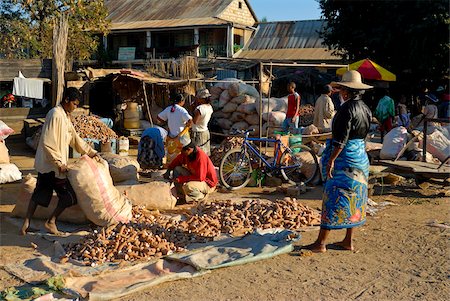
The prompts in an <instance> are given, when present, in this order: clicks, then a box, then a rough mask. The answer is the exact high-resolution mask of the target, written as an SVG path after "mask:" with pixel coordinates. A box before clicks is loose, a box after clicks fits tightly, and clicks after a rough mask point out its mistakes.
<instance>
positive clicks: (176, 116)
mask: <svg viewBox="0 0 450 301" xmlns="http://www.w3.org/2000/svg"><path fill="white" fill-rule="evenodd" d="M184 103H185V99H184V97H183V95H181V94H176V95H175V97H174V100H173V101H172V105H170V106H168V107H167V108H165V109H164V110H163V111H162V112H161V113H159V114H158V120H159V121H160V122H167V125H168V127H169V135H168V136H167V139H166V148H167V164H170V162H171V161H172V160H173V159H175V158H176V156H178V154H179V153H180V152H181V149H182V148H183V146H182V143H181V142H180V139H181V140H183V139H187V138H189V131H188V130H189V127H190V126H191V125H192V116H191V115H189V113H188V111H187V110H186V109H185V108H183V106H184ZM189 139H190V138H189Z"/></svg>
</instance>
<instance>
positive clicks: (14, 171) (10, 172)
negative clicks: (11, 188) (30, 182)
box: [0, 163, 22, 184]
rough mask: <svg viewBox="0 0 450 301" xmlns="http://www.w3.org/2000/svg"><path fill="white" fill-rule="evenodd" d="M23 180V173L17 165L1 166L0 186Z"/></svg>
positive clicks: (7, 164)
mask: <svg viewBox="0 0 450 301" xmlns="http://www.w3.org/2000/svg"><path fill="white" fill-rule="evenodd" d="M20 180H22V173H21V172H20V170H19V168H17V166H16V165H15V164H12V163H6V164H0V184H5V183H12V182H15V181H20Z"/></svg>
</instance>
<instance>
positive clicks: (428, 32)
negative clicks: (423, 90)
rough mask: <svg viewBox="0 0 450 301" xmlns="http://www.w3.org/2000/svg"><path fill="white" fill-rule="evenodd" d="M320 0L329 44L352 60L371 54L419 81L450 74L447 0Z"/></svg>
mask: <svg viewBox="0 0 450 301" xmlns="http://www.w3.org/2000/svg"><path fill="white" fill-rule="evenodd" d="M318 1H319V3H320V7H321V9H322V15H323V16H324V18H325V19H326V20H327V21H328V25H327V27H326V28H325V31H324V32H323V33H322V37H323V38H324V42H325V44H326V45H328V46H329V47H330V48H331V49H334V50H335V53H336V54H339V55H342V56H343V57H344V58H347V59H348V60H349V61H350V62H353V61H356V60H360V59H364V58H370V59H372V60H374V61H375V62H377V63H379V64H380V65H382V66H383V67H386V68H387V69H389V70H391V71H392V72H394V73H396V74H397V75H400V76H401V74H404V75H405V76H408V77H409V78H413V79H417V80H418V79H419V78H431V79H433V78H435V79H436V78H441V77H442V76H444V75H447V74H448V67H449V61H448V59H449V10H448V7H449V1H448V0H404V1H380V0H365V1H354V0H318Z"/></svg>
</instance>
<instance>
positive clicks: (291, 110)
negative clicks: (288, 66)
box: [283, 82, 300, 134]
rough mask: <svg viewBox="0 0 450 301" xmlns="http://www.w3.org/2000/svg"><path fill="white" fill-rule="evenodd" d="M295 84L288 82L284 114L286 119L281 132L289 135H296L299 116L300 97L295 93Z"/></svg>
mask: <svg viewBox="0 0 450 301" xmlns="http://www.w3.org/2000/svg"><path fill="white" fill-rule="evenodd" d="M295 87H296V86H295V83H294V82H290V83H289V84H288V87H287V88H288V91H289V95H288V108H287V112H286V119H285V120H284V122H283V131H285V132H288V131H290V132H291V133H295V134H296V133H297V131H298V118H299V115H300V95H299V94H298V93H297V92H295Z"/></svg>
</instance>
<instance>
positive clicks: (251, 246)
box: [5, 229, 300, 300]
mask: <svg viewBox="0 0 450 301" xmlns="http://www.w3.org/2000/svg"><path fill="white" fill-rule="evenodd" d="M64 239H65V240H68V239H70V237H66V238H64ZM298 239H300V236H299V235H298V234H296V233H294V232H292V231H289V230H284V229H266V230H258V231H255V232H254V233H251V234H247V235H246V236H244V237H240V238H225V239H223V240H219V241H213V242H210V243H207V244H196V245H192V246H191V248H190V251H188V252H185V253H178V254H172V255H170V256H168V257H165V258H160V259H155V260H154V261H150V262H145V263H138V264H133V263H125V264H116V263H108V264H101V265H98V266H95V267H86V266H83V265H82V264H81V263H79V262H77V261H74V260H69V262H67V263H64V264H60V263H58V261H57V260H55V259H56V258H58V257H59V256H61V251H62V250H61V244H62V243H63V241H61V240H59V241H56V242H55V243H54V247H55V250H54V253H53V254H54V256H53V258H54V260H53V261H52V258H50V257H48V256H39V257H37V258H33V259H30V260H27V261H25V262H24V263H23V265H9V266H6V267H5V270H6V271H8V272H9V273H11V274H13V275H15V276H16V277H18V278H20V279H22V280H24V281H26V282H34V281H44V280H46V279H48V278H50V277H54V276H57V275H62V276H63V277H64V281H65V288H64V289H63V292H65V293H66V294H67V295H68V296H72V297H83V298H87V297H88V298H89V300H110V299H113V298H120V297H123V296H125V295H128V294H131V293H134V292H137V291H141V290H143V289H148V288H150V287H152V286H154V285H157V284H160V283H163V282H168V281H173V280H177V279H186V278H192V277H196V276H201V275H203V274H205V273H208V272H209V270H212V269H217V268H222V267H227V266H234V265H240V264H245V263H249V262H254V261H258V260H263V259H267V258H271V257H274V256H277V255H280V254H285V253H289V252H291V251H292V250H293V248H294V247H293V245H292V243H293V242H294V241H295V240H298Z"/></svg>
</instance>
